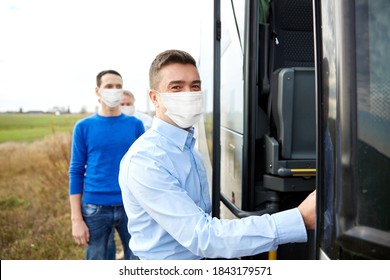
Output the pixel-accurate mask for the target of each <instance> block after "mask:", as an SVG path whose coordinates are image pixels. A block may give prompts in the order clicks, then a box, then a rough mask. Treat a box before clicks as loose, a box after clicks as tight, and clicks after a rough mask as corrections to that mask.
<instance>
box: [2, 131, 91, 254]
mask: <svg viewBox="0 0 390 280" xmlns="http://www.w3.org/2000/svg"><path fill="white" fill-rule="evenodd" d="M70 145H71V133H57V134H54V135H50V136H48V137H46V138H44V139H43V140H39V141H35V142H32V143H12V142H7V143H4V144H1V145H0V258H1V259H2V260H4V259H8V260H65V259H84V248H81V247H77V246H76V245H75V243H74V241H73V238H72V235H71V223H70V209H69V199H68V180H69V179H68V165H69V158H70Z"/></svg>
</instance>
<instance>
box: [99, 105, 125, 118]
mask: <svg viewBox="0 0 390 280" xmlns="http://www.w3.org/2000/svg"><path fill="white" fill-rule="evenodd" d="M120 114H121V110H120V108H119V106H117V107H114V108H111V107H108V106H107V105H105V104H102V107H101V108H100V110H99V115H101V116H104V117H116V116H119V115H120Z"/></svg>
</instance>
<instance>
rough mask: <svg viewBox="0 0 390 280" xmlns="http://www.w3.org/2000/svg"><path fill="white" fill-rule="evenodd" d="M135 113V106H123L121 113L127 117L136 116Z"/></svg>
mask: <svg viewBox="0 0 390 280" xmlns="http://www.w3.org/2000/svg"><path fill="white" fill-rule="evenodd" d="M134 111H135V108H134V106H121V112H122V113H123V114H125V115H128V116H132V115H134Z"/></svg>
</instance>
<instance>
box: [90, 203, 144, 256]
mask: <svg viewBox="0 0 390 280" xmlns="http://www.w3.org/2000/svg"><path fill="white" fill-rule="evenodd" d="M82 213H83V217H84V221H85V223H86V224H87V226H88V229H89V243H88V246H87V249H86V259H87V260H107V259H115V253H114V254H112V247H111V246H112V243H111V242H112V240H111V239H110V237H111V238H112V236H113V235H112V233H113V232H114V230H115V229H116V230H117V231H118V234H119V237H120V239H121V241H122V246H123V251H124V254H125V259H126V260H130V259H138V258H137V257H135V256H134V255H133V252H132V251H131V250H130V247H129V241H130V234H129V232H128V230H127V216H126V212H125V209H124V208H123V206H102V205H94V204H83V205H82ZM110 248H111V249H110Z"/></svg>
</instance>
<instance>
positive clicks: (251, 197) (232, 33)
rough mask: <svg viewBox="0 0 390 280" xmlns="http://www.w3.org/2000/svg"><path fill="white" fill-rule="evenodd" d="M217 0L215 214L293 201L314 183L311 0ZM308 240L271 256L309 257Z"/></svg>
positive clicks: (240, 213) (271, 208) (273, 208)
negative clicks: (217, 208) (218, 205)
mask: <svg viewBox="0 0 390 280" xmlns="http://www.w3.org/2000/svg"><path fill="white" fill-rule="evenodd" d="M219 2H220V19H221V37H220V42H219V43H220V64H219V65H216V67H219V72H220V75H219V76H218V77H215V78H217V79H218V82H220V89H219V90H220V92H219V94H220V99H219V102H220V148H221V149H220V192H219V193H218V195H220V200H221V201H222V202H223V205H222V206H221V213H220V215H221V217H222V218H242V217H246V216H249V215H262V214H265V213H269V214H272V213H275V212H278V211H282V210H285V209H290V208H292V207H296V206H298V205H299V203H300V202H301V201H302V200H303V199H304V198H305V197H306V196H307V195H308V194H309V193H310V192H311V191H313V190H314V189H315V181H316V124H315V122H316V106H315V70H314V35H313V5H312V0H299V1H298V0H296V1H288V0H273V1H271V4H270V3H269V1H262V0H258V1H250V0H247V1H241V0H231V1H228V0H221V1H217V3H219ZM214 166H215V165H214ZM213 172H214V171H213ZM213 195H215V194H214V193H213ZM213 201H214V200H213ZM313 244H314V232H310V233H309V242H308V243H307V244H288V245H282V246H280V247H279V249H278V251H277V252H276V253H277V254H276V256H277V258H278V259H312V258H314V249H313V248H314V246H313ZM273 256H274V255H273ZM258 257H259V258H268V254H263V255H261V256H258Z"/></svg>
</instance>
